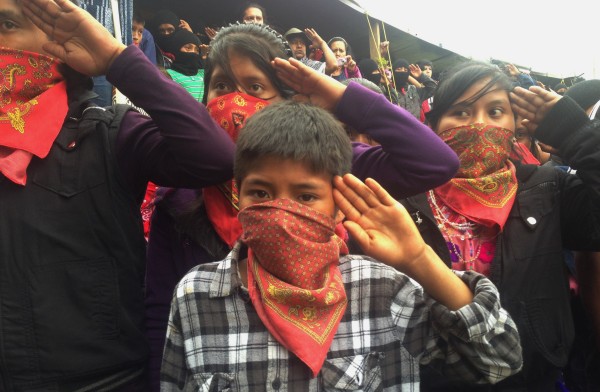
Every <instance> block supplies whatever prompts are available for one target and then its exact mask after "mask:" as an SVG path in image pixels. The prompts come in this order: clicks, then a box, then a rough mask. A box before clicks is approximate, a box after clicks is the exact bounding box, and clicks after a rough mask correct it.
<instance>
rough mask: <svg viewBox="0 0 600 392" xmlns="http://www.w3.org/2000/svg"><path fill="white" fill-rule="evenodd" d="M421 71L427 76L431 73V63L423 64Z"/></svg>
mask: <svg viewBox="0 0 600 392" xmlns="http://www.w3.org/2000/svg"><path fill="white" fill-rule="evenodd" d="M422 71H423V73H424V74H425V75H427V76H429V77H431V75H433V68H432V67H431V65H424V66H423V69H422Z"/></svg>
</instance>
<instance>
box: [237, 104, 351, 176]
mask: <svg viewBox="0 0 600 392" xmlns="http://www.w3.org/2000/svg"><path fill="white" fill-rule="evenodd" d="M266 156H269V157H276V158H281V159H291V160H293V161H301V162H304V163H306V164H307V165H308V166H309V167H310V168H311V170H312V171H313V172H315V173H328V174H331V176H332V177H333V176H335V175H343V174H346V173H348V172H349V171H350V167H351V164H352V147H351V144H350V140H349V139H348V136H347V135H346V132H345V131H344V129H343V128H342V125H341V124H340V123H339V122H338V121H337V120H336V119H335V118H334V117H333V116H332V115H331V114H330V113H329V112H327V111H325V110H324V109H321V108H319V107H316V106H313V105H310V104H307V103H300V102H295V101H291V100H289V101H282V102H278V103H275V104H272V105H269V106H267V107H266V108H265V109H263V110H261V111H260V112H258V113H256V114H255V115H253V116H252V117H250V119H248V122H247V123H246V124H245V126H244V128H243V129H242V130H241V132H240V135H239V137H238V140H237V143H236V151H235V161H234V165H233V174H234V177H235V179H236V181H237V182H238V184H239V185H241V184H242V181H243V180H244V178H245V177H246V176H247V175H248V173H249V172H250V171H252V169H253V168H254V167H255V165H256V163H257V161H258V160H260V159H261V158H263V157H266Z"/></svg>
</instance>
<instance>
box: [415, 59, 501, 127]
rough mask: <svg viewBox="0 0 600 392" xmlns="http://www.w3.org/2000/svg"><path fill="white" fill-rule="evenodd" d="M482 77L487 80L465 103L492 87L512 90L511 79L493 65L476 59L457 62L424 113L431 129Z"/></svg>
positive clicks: (475, 98) (440, 84) (472, 100)
mask: <svg viewBox="0 0 600 392" xmlns="http://www.w3.org/2000/svg"><path fill="white" fill-rule="evenodd" d="M484 79H489V81H488V82H487V83H486V84H485V86H483V87H482V88H481V90H479V91H478V92H477V93H476V94H475V95H473V96H472V97H470V98H469V99H468V100H467V101H465V103H467V104H469V103H473V102H475V101H477V100H478V99H479V98H481V97H482V96H484V95H485V94H487V93H489V92H490V91H492V90H494V89H503V90H506V91H507V92H510V91H511V90H512V87H513V84H512V82H511V80H510V79H509V78H508V76H506V74H504V72H502V71H501V70H500V69H499V68H498V67H497V66H495V65H492V64H487V63H482V62H478V61H473V62H467V63H462V64H459V65H457V66H455V67H454V68H453V69H452V70H450V71H449V72H448V73H447V74H446V75H445V76H444V78H443V79H442V80H441V81H440V83H439V85H438V87H437V89H436V91H435V94H434V95H433V108H432V109H431V111H429V112H428V113H427V115H426V116H427V123H428V124H429V126H430V127H431V129H433V130H434V131H435V130H436V128H437V126H438V124H439V122H440V119H441V118H442V116H443V115H444V114H446V112H447V111H448V110H449V109H450V107H451V106H452V105H454V104H455V102H456V100H457V99H458V98H459V97H460V96H461V95H463V94H464V93H465V91H467V90H468V89H469V88H471V86H473V85H474V84H475V83H477V82H479V81H481V80H484Z"/></svg>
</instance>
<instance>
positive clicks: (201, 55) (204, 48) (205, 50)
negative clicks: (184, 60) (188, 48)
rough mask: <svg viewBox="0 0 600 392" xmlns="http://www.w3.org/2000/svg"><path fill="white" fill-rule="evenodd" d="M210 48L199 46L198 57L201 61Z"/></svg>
mask: <svg viewBox="0 0 600 392" xmlns="http://www.w3.org/2000/svg"><path fill="white" fill-rule="evenodd" d="M209 48H210V47H209V46H208V45H206V44H200V57H202V58H203V59H205V58H206V56H208V49H209Z"/></svg>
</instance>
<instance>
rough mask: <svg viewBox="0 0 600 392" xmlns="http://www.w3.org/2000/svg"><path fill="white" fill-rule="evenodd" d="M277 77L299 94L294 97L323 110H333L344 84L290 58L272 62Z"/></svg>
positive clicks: (277, 59) (342, 91) (340, 96)
mask: <svg viewBox="0 0 600 392" xmlns="http://www.w3.org/2000/svg"><path fill="white" fill-rule="evenodd" d="M272 64H273V67H274V68H275V71H276V73H277V77H278V78H279V79H280V80H281V81H282V82H283V83H285V84H286V85H288V86H289V87H291V88H292V89H294V90H295V91H297V92H298V93H299V94H301V96H295V97H294V99H296V100H302V101H309V102H311V103H313V104H315V105H317V106H320V107H322V108H323V109H325V110H329V111H333V110H334V109H335V107H336V106H337V104H338V102H339V101H340V99H341V98H342V95H344V91H345V90H346V86H344V85H343V84H341V83H340V82H338V81H337V80H335V79H333V78H331V77H329V76H327V75H325V74H322V73H320V72H317V71H315V70H314V69H312V68H310V67H307V66H306V65H304V64H302V63H301V62H300V61H298V60H296V59H294V58H290V59H289V60H284V59H280V58H276V59H275V60H273V62H272Z"/></svg>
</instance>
